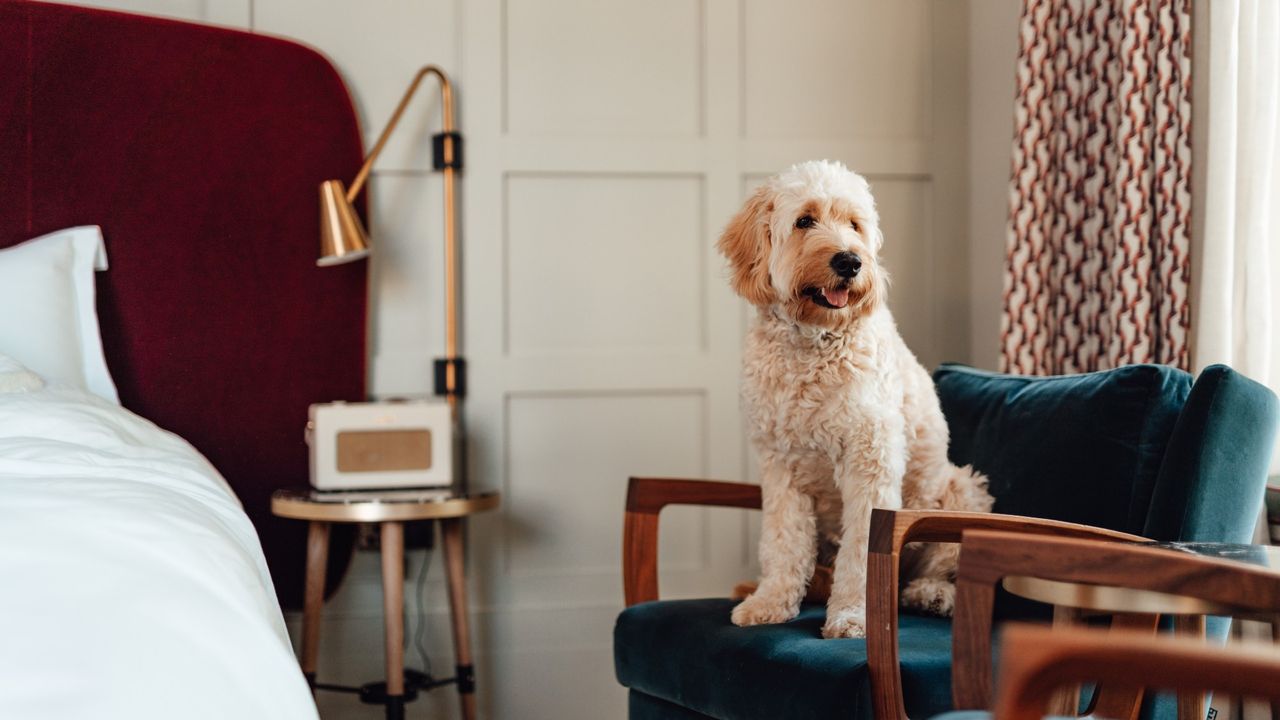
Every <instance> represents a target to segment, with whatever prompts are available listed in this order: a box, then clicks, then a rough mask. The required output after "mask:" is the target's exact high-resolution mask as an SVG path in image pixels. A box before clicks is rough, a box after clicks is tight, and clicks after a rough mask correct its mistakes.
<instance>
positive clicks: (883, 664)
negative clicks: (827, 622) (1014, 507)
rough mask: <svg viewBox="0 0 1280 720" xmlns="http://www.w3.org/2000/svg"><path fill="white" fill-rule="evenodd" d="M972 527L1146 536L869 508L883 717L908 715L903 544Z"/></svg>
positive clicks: (872, 651)
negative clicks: (901, 638)
mask: <svg viewBox="0 0 1280 720" xmlns="http://www.w3.org/2000/svg"><path fill="white" fill-rule="evenodd" d="M972 529H987V530H1007V531H1013V532H1022V533H1035V534H1041V535H1055V536H1062V537H1077V538H1090V539H1095V540H1113V541H1114V540H1121V541H1128V542H1142V541H1145V540H1146V538H1143V537H1139V536H1137V535H1130V534H1128V533H1122V532H1117V531H1115V530H1107V529H1105V528H1097V527H1092V526H1089V525H1079V524H1076V523H1067V522H1060V521H1057V520H1044V519H1041V518H1033V517H1023V516H1020V515H999V514H996V513H975V512H956V511H950V510H881V509H875V510H872V511H871V532H870V539H869V545H870V547H869V548H868V549H869V553H868V555H867V662H868V665H869V670H870V673H871V694H872V701H873V706H874V708H875V714H876V717H877V718H880V719H881V720H906V717H907V712H906V705H905V704H904V702H903V698H902V674H901V671H900V670H899V666H898V570H899V566H900V564H901V560H902V548H903V546H905V545H906V544H907V543H912V542H960V539H961V537H962V535H963V533H964V531H966V530H972ZM958 607H959V604H958V603H957V608H958ZM958 620H959V618H957V621H958Z"/></svg>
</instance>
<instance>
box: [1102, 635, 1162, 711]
mask: <svg viewBox="0 0 1280 720" xmlns="http://www.w3.org/2000/svg"><path fill="white" fill-rule="evenodd" d="M1159 628H1160V616H1159V615H1142V614H1138V613H1121V614H1117V615H1115V616H1114V617H1112V618H1111V632H1121V633H1144V634H1147V635H1155V634H1156V631H1157V630H1159ZM1143 695H1144V688H1142V687H1141V686H1131V685H1123V684H1118V683H1115V682H1107V681H1105V680H1104V681H1103V682H1101V683H1099V684H1098V687H1097V690H1095V691H1094V703H1093V707H1092V708H1091V709H1090V711H1089V714H1090V715H1093V716H1094V717H1102V718H1114V719H1115V720H1137V718H1138V711H1139V710H1141V709H1142V697H1143Z"/></svg>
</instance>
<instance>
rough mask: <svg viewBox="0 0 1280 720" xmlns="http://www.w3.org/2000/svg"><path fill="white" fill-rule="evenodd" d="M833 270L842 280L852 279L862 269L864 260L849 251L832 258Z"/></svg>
mask: <svg viewBox="0 0 1280 720" xmlns="http://www.w3.org/2000/svg"><path fill="white" fill-rule="evenodd" d="M831 269H832V270H835V271H836V274H837V275H839V276H840V277H842V278H851V277H854V276H855V275H857V274H858V271H859V270H861V269H862V258H860V257H858V255H857V254H856V253H851V252H849V251H848V250H845V251H844V252H838V253H836V254H835V255H832V256H831Z"/></svg>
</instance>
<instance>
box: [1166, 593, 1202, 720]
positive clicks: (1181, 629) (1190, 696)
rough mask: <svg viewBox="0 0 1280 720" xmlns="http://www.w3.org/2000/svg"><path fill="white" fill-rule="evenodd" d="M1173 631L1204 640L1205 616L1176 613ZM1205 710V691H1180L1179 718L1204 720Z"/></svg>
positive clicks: (1180, 719) (1183, 719)
mask: <svg viewBox="0 0 1280 720" xmlns="http://www.w3.org/2000/svg"><path fill="white" fill-rule="evenodd" d="M1173 632H1174V634H1175V635H1180V636H1183V637H1189V638H1192V639H1195V640H1199V641H1200V642H1204V638H1205V634H1204V616H1203V615H1175V616H1174V618H1173ZM1205 712H1206V708H1205V702H1204V693H1202V692H1194V691H1193V692H1180V693H1178V720H1204V717H1205Z"/></svg>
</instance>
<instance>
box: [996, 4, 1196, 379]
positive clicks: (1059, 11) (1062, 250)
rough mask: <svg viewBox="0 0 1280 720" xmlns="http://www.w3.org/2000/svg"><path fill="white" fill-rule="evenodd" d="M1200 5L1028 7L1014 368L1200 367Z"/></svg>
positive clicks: (1010, 355) (1016, 191)
mask: <svg viewBox="0 0 1280 720" xmlns="http://www.w3.org/2000/svg"><path fill="white" fill-rule="evenodd" d="M1190 7H1191V6H1190V0H1024V3H1023V11H1022V21H1021V29H1020V40H1021V43H1020V50H1019V57H1018V79H1017V87H1018V93H1017V99H1016V101H1015V112H1016V120H1015V127H1016V130H1015V138H1014V144H1013V167H1012V182H1011V188H1010V222H1009V244H1008V250H1007V258H1006V265H1005V276H1004V296H1003V306H1004V311H1003V317H1002V324H1001V342H1002V346H1003V347H1002V353H1001V360H1000V365H1001V369H1002V370H1003V371H1005V372H1013V373H1022V374H1058V373H1075V372H1088V371H1093V370H1100V369H1105V368H1110V367H1115V366H1117V365H1123V364H1126V363H1135V362H1159V363H1166V364H1170V365H1175V366H1177V367H1182V368H1188V367H1189V366H1190V356H1189V341H1188V335H1189V329H1190V318H1191V309H1190V304H1189V301H1190V299H1189V296H1188V286H1189V283H1190V246H1189V240H1188V236H1189V222H1190V213H1191V193H1190V175H1191V147H1190V136H1191V130H1190V125H1191V18H1190Z"/></svg>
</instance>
